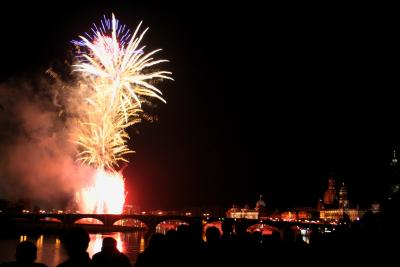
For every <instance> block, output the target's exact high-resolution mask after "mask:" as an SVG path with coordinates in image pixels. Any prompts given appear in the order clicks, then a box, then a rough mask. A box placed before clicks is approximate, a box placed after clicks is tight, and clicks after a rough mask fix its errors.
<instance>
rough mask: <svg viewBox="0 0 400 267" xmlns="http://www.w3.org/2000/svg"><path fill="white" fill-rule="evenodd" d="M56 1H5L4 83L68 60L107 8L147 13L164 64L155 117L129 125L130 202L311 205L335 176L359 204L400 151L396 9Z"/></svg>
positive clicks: (134, 18) (373, 194)
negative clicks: (165, 77) (169, 76)
mask: <svg viewBox="0 0 400 267" xmlns="http://www.w3.org/2000/svg"><path fill="white" fill-rule="evenodd" d="M60 2H61V4H60V3H59V1H53V2H52V3H51V4H47V3H46V4H39V5H35V6H27V5H26V4H21V3H20V4H18V3H16V4H15V5H14V6H4V7H2V8H1V10H2V14H1V16H0V23H1V25H2V41H1V46H2V49H1V51H2V57H1V62H0V66H1V73H0V79H1V80H0V81H2V82H5V81H7V80H9V79H11V78H18V77H22V76H23V75H29V74H35V73H38V72H40V71H41V70H45V69H46V68H47V67H48V66H50V65H52V64H53V63H54V62H56V61H62V60H63V59H64V58H66V57H67V51H68V50H69V49H71V44H70V40H72V39H74V38H76V37H77V36H78V35H79V34H82V33H83V32H85V31H87V30H88V29H89V27H90V25H91V23H92V22H98V21H99V20H100V18H101V16H102V15H103V14H106V15H110V14H111V12H114V13H115V14H116V16H117V18H119V19H120V20H121V21H122V22H123V23H125V24H127V25H128V26H130V27H131V28H134V27H136V25H137V24H138V22H139V21H140V20H143V23H144V25H145V26H149V27H150V30H149V32H148V33H147V34H146V37H145V39H144V41H143V43H145V44H147V45H148V48H149V49H154V48H159V47H161V48H163V51H162V52H161V53H160V56H161V57H163V58H168V59H170V63H167V64H165V65H164V69H168V70H170V71H172V72H173V77H174V79H175V81H174V82H170V81H164V82H163V83H161V84H159V88H161V89H162V91H163V93H164V96H165V99H166V100H167V102H168V103H167V105H164V104H162V103H159V104H158V107H157V108H156V109H155V110H154V111H152V112H153V113H154V114H156V115H157V116H158V122H156V123H144V124H142V125H141V126H139V127H137V129H132V130H131V131H130V133H131V137H132V138H133V139H134V141H133V142H132V143H131V144H130V145H131V147H132V148H134V149H135V150H136V154H135V155H133V156H131V158H130V161H131V163H130V164H129V166H128V167H127V168H126V169H125V171H124V174H125V176H126V183H127V186H128V191H129V194H128V202H129V203H133V204H134V205H139V206H140V207H141V208H143V209H177V208H186V207H204V206H213V205H219V206H223V207H229V206H231V205H232V204H237V205H244V204H246V203H247V204H250V206H253V205H254V204H255V201H256V200H257V198H258V196H259V194H262V195H263V196H264V200H265V201H266V202H267V203H269V204H270V205H271V206H273V207H290V206H315V205H316V203H317V201H318V198H319V197H320V196H321V195H322V194H323V190H325V188H326V186H327V178H328V176H329V175H330V173H331V172H332V173H333V174H334V177H337V178H338V179H339V180H343V181H345V183H346V184H347V185H348V187H349V197H350V200H351V201H353V203H355V202H358V203H361V204H368V203H369V202H370V201H372V200H373V199H375V198H377V197H378V196H379V193H378V191H379V189H380V188H381V187H382V186H383V185H384V184H385V181H386V175H387V173H386V172H387V167H388V166H389V164H390V160H391V157H392V151H393V149H394V148H398V149H400V132H399V130H398V127H397V126H398V124H399V115H400V110H399V107H398V103H399V100H398V97H397V94H396V91H397V90H398V87H399V84H398V71H399V70H398V62H399V52H398V51H399V47H400V46H399V42H398V27H396V24H398V23H397V22H396V21H395V18H396V17H395V16H394V15H393V14H392V13H391V11H390V10H391V9H390V7H385V8H381V7H375V6H289V5H288V6H279V7H277V6H258V5H255V4H251V3H250V2H248V1H239V2H238V3H237V4H230V5H229V6H216V5H215V4H211V3H207V2H203V1H201V2H200V1H199V2H197V3H194V4H192V3H191V4H187V5H180V6H175V5H172V4H171V5H168V4H163V5H156V4H155V3H151V1H150V2H149V1H143V2H146V4H141V3H139V2H137V1H113V4H106V3H102V4H99V3H97V4H95V3H93V4H83V3H79V4H78V3H77V4H72V2H71V1H60ZM62 2H64V4H62ZM96 2H97V1H96ZM110 2H111V1H110ZM136 130H138V131H140V133H139V134H137V133H135V132H136Z"/></svg>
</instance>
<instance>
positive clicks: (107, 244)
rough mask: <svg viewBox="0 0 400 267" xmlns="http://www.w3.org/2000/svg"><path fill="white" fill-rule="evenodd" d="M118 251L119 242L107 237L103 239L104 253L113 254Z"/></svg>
mask: <svg viewBox="0 0 400 267" xmlns="http://www.w3.org/2000/svg"><path fill="white" fill-rule="evenodd" d="M116 250H118V249H117V240H115V239H114V238H112V237H105V238H103V245H102V247H101V251H104V252H113V251H116Z"/></svg>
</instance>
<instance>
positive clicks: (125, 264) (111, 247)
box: [92, 237, 131, 267]
mask: <svg viewBox="0 0 400 267" xmlns="http://www.w3.org/2000/svg"><path fill="white" fill-rule="evenodd" d="M92 264H93V266H102V267H106V266H116V267H130V266H131V263H130V262H129V259H128V257H127V256H125V254H123V253H121V252H120V251H119V250H118V248H117V240H115V239H114V238H112V237H105V238H104V239H103V246H102V247H101V251H100V252H98V253H96V254H94V255H93V257H92Z"/></svg>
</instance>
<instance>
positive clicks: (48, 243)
mask: <svg viewBox="0 0 400 267" xmlns="http://www.w3.org/2000/svg"><path fill="white" fill-rule="evenodd" d="M104 237H113V238H115V239H116V240H117V246H118V249H119V250H120V251H121V252H123V253H124V254H125V255H126V256H128V258H129V259H130V261H131V262H132V263H133V262H135V261H136V258H137V255H138V254H139V253H140V252H142V251H143V250H144V248H145V232H143V231H135V232H130V233H121V232H114V233H104V234H90V243H89V247H88V250H87V251H88V253H89V255H90V257H92V256H93V254H95V253H97V252H99V251H100V250H101V245H102V242H103V238H104ZM24 240H29V241H31V242H33V243H34V244H35V245H36V246H37V248H38V250H37V262H42V263H45V264H47V265H48V266H49V267H50V266H56V265H57V264H59V263H61V262H63V261H64V260H66V259H67V255H66V253H65V251H64V249H63V247H62V245H61V241H60V239H59V238H58V237H57V236H55V235H40V236H39V237H31V236H26V235H21V236H18V237H15V238H0V263H3V262H7V261H14V260H15V247H16V245H17V244H18V243H19V242H22V241H24Z"/></svg>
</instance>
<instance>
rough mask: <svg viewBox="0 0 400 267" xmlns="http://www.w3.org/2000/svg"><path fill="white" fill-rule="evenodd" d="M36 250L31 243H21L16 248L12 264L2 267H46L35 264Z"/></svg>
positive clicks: (8, 263) (4, 264)
mask: <svg viewBox="0 0 400 267" xmlns="http://www.w3.org/2000/svg"><path fill="white" fill-rule="evenodd" d="M36 257H37V248H36V246H35V244H33V243H32V242H31V241H22V242H21V243H19V244H18V245H17V247H16V251H15V259H16V261H14V262H7V263H3V264H1V265H0V266H4V267H30V266H31V267H47V265H45V264H43V263H36V262H35V260H36Z"/></svg>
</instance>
